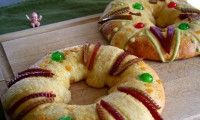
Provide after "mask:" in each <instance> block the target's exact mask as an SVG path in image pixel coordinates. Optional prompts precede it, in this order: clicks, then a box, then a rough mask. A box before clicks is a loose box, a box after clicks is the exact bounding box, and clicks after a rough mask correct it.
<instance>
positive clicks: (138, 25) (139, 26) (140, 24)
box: [134, 22, 145, 29]
mask: <svg viewBox="0 0 200 120" xmlns="http://www.w3.org/2000/svg"><path fill="white" fill-rule="evenodd" d="M144 26H145V25H144V23H142V22H139V23H136V24H135V25H134V27H135V28H137V29H141V28H143V27H144Z"/></svg>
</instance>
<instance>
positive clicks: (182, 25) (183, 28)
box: [178, 23, 190, 30]
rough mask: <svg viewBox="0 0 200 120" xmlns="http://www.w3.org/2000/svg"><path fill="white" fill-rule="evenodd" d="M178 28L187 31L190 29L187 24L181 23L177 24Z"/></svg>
mask: <svg viewBox="0 0 200 120" xmlns="http://www.w3.org/2000/svg"><path fill="white" fill-rule="evenodd" d="M178 28H179V29H181V30H187V29H189V28H190V25H189V24H188V23H181V24H179V26H178Z"/></svg>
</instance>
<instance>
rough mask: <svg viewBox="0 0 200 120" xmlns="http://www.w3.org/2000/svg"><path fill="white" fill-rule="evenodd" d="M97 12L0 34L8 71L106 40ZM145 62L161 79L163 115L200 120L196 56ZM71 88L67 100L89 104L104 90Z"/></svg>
mask: <svg viewBox="0 0 200 120" xmlns="http://www.w3.org/2000/svg"><path fill="white" fill-rule="evenodd" d="M98 16H99V15H94V16H92V17H91V16H89V17H85V18H80V19H75V20H74V22H73V20H70V22H69V21H66V22H63V23H59V25H58V23H56V24H52V25H48V26H43V27H40V28H37V30H38V31H37V32H35V33H33V31H32V30H27V31H21V32H19V33H20V35H18V33H17V32H16V33H13V34H8V35H4V36H3V37H2V36H0V40H2V46H3V49H4V51H5V54H6V56H7V58H6V60H8V63H9V65H10V67H11V71H13V73H14V74H16V73H17V72H19V71H21V70H24V69H26V68H27V67H29V66H30V65H32V64H34V63H35V62H37V61H38V60H39V59H41V57H43V56H44V55H46V54H47V53H50V52H51V51H53V50H57V49H62V48H65V47H70V46H74V45H79V44H83V43H86V42H90V43H95V42H97V41H99V42H101V43H103V44H106V42H105V40H104V39H103V38H102V36H101V35H100V33H99V31H98V25H97V19H98ZM55 26H57V27H55ZM34 30H35V29H34ZM146 62H147V63H148V64H150V65H151V66H152V67H153V68H154V69H155V70H156V71H157V72H158V74H159V76H160V78H161V79H162V80H163V83H164V87H165V93H166V106H165V109H164V111H163V116H164V118H165V120H200V77H199V76H200V59H199V57H195V58H191V59H187V60H179V61H175V62H171V63H159V62H152V61H146ZM3 71H4V70H3ZM1 84H3V83H2V82H1ZM1 84H0V85H1ZM2 86H3V85H2ZM0 88H3V90H2V89H0V90H1V93H3V92H5V89H6V88H5V83H4V87H0ZM70 90H71V92H72V101H71V102H70V104H90V103H92V102H94V101H95V100H96V99H97V98H98V97H100V96H102V95H106V94H107V88H102V89H95V88H91V87H89V86H87V85H85V83H84V82H79V83H75V84H73V85H72V87H71V88H70ZM2 91H3V92H2ZM80 91H81V92H80Z"/></svg>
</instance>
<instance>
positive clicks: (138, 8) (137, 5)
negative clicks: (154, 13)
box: [132, 2, 144, 10]
mask: <svg viewBox="0 0 200 120" xmlns="http://www.w3.org/2000/svg"><path fill="white" fill-rule="evenodd" d="M132 7H133V8H134V9H137V10H144V7H143V5H142V4H141V3H139V2H136V3H134V4H133V6H132Z"/></svg>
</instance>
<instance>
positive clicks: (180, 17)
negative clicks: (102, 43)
mask: <svg viewBox="0 0 200 120" xmlns="http://www.w3.org/2000/svg"><path fill="white" fill-rule="evenodd" d="M99 23H100V31H101V33H102V34H103V36H104V37H105V38H106V39H107V40H108V41H109V42H110V44H111V45H113V46H116V47H119V48H121V49H124V50H126V51H129V52H130V53H132V54H134V55H136V56H138V57H141V58H144V59H149V60H156V61H162V62H170V61H173V60H176V59H185V58H191V57H194V56H198V55H200V10H198V9H195V8H193V7H192V6H191V5H189V4H188V3H187V2H186V0H113V1H112V2H111V3H110V4H109V5H108V6H107V8H106V10H105V11H104V13H103V15H102V17H101V18H100V20H99Z"/></svg>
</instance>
